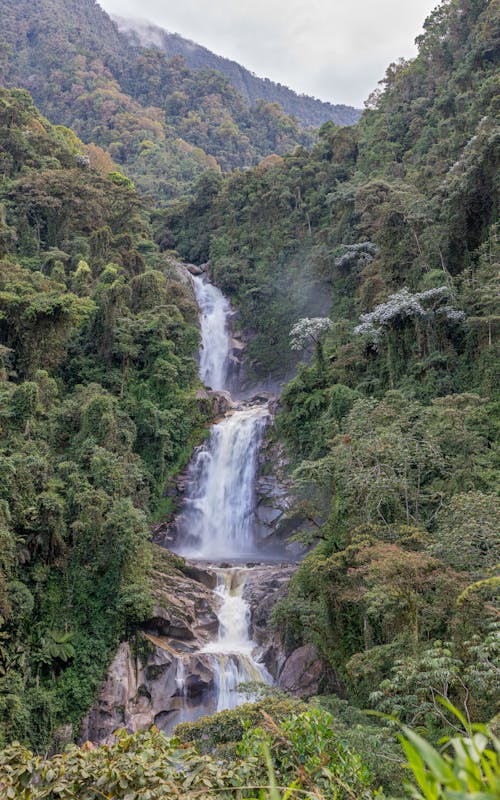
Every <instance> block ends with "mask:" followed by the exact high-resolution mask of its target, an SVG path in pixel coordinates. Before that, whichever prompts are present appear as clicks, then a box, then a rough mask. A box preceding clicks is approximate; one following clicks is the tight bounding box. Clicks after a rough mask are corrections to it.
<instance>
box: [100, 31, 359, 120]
mask: <svg viewBox="0 0 500 800" xmlns="http://www.w3.org/2000/svg"><path fill="white" fill-rule="evenodd" d="M113 18H114V19H115V21H116V24H117V25H118V28H119V30H121V31H123V32H124V33H126V34H127V36H128V38H129V40H130V42H131V44H135V45H136V46H142V47H158V48H160V49H161V50H164V51H165V53H166V54H167V56H168V57H169V58H172V57H173V56H176V55H178V56H182V57H183V58H184V59H185V61H186V64H187V65H188V67H190V68H191V69H200V68H203V67H205V68H208V69H215V70H217V72H221V73H222V74H223V75H225V76H226V78H228V80H229V81H230V82H231V84H232V85H233V86H234V88H235V89H236V91H237V92H238V94H240V95H241V96H242V97H243V98H245V100H246V101H247V102H248V103H250V105H253V104H254V103H257V102H258V101H259V100H265V102H266V103H279V104H280V106H281V107H282V108H283V110H284V111H285V113H287V114H291V115H292V116H293V117H296V119H298V120H299V122H301V123H302V125H304V126H306V127H311V126H312V127H315V128H316V127H319V126H320V125H322V124H323V123H324V122H328V121H330V120H331V121H332V122H335V124H336V125H354V124H355V123H356V122H357V121H358V119H359V117H360V113H361V112H360V111H359V110H358V109H356V108H353V107H352V106H346V105H338V104H332V103H325V102H323V101H321V100H317V99H315V98H314V97H309V96H308V95H304V94H300V95H299V94H297V93H296V92H294V91H292V90H291V89H289V88H288V87H287V86H283V85H282V84H280V83H274V81H270V80H269V79H268V78H259V77H258V76H257V75H254V74H253V73H252V72H250V70H248V69H245V67H242V66H241V64H238V63H237V62H236V61H231V60H230V59H229V58H224V57H223V56H218V55H216V54H215V53H212V51H211V50H208V49H207V48H206V47H202V46H201V45H199V44H196V43H195V42H191V41H190V40H189V39H185V38H184V37H183V36H180V35H179V34H178V33H169V31H166V30H165V29H164V28H160V27H158V26H157V25H153V24H151V23H148V22H143V21H141V20H135V19H125V18H123V17H113Z"/></svg>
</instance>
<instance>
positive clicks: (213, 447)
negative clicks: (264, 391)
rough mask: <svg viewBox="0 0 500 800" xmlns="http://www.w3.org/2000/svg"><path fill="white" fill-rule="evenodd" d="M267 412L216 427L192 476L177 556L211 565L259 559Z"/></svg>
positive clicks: (255, 409)
mask: <svg viewBox="0 0 500 800" xmlns="http://www.w3.org/2000/svg"><path fill="white" fill-rule="evenodd" d="M268 416H269V412H268V410H267V408H266V407H265V406H249V407H248V408H245V407H243V408H241V409H237V410H235V411H234V413H233V414H232V416H230V417H227V418H226V419H224V420H223V421H222V422H220V423H219V424H218V425H214V426H213V428H212V430H211V433H210V437H209V439H208V443H207V444H206V446H203V447H201V448H200V449H199V450H198V452H197V454H196V456H195V458H194V459H193V461H192V463H191V467H190V469H189V471H188V480H187V492H186V500H185V504H184V512H183V515H182V518H181V519H180V520H179V523H178V534H177V541H178V542H179V545H177V547H176V551H177V552H178V553H179V554H180V555H183V556H187V557H189V558H198V559H205V560H211V561H218V560H221V559H228V558H229V559H243V558H252V557H255V543H254V540H253V528H254V525H253V515H254V508H255V502H254V500H255V498H254V480H255V472H256V469H257V457H258V453H259V450H260V446H261V442H262V434H263V430H264V427H265V425H266V421H267V418H268Z"/></svg>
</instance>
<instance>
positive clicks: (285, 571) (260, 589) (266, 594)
mask: <svg viewBox="0 0 500 800" xmlns="http://www.w3.org/2000/svg"><path fill="white" fill-rule="evenodd" d="M296 569H297V564H266V565H265V566H261V567H258V568H256V569H252V571H251V572H249V573H248V575H247V579H246V584H245V588H244V590H243V597H244V598H245V600H246V601H247V602H248V604H249V606H250V615H251V616H250V630H251V635H252V639H253V640H254V641H255V642H256V643H257V644H258V645H259V646H260V647H261V659H262V661H263V662H264V664H265V665H266V667H267V669H268V670H269V672H270V673H271V675H272V676H273V677H274V678H275V679H276V678H277V677H278V675H279V674H280V671H281V669H282V667H283V664H284V663H285V661H286V653H285V651H284V649H283V645H282V642H281V641H280V638H279V636H277V635H276V634H274V633H272V631H271V629H270V627H269V620H270V617H271V612H272V610H273V608H274V606H275V605H276V603H277V602H278V600H280V599H281V598H282V597H284V596H285V594H286V591H287V586H288V583H289V581H290V579H291V577H292V575H293V574H294V572H295V570H296Z"/></svg>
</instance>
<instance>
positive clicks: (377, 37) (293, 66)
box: [101, 0, 437, 106]
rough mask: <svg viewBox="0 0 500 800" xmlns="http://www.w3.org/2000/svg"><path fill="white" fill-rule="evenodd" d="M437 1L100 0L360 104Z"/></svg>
mask: <svg viewBox="0 0 500 800" xmlns="http://www.w3.org/2000/svg"><path fill="white" fill-rule="evenodd" d="M436 4H437V0H411V2H409V0H406V1H405V0H348V2H346V0H238V2H234V0H211V2H207V0H183V2H182V3H179V2H173V0H141V3H140V5H139V4H138V3H137V2H136V0H102V1H101V5H102V6H103V8H105V9H106V11H108V12H110V13H113V14H119V15H121V16H126V17H135V18H137V17H141V18H142V19H147V20H149V21H151V22H154V23H156V24H157V25H160V26H162V27H164V28H166V29H167V30H169V31H171V32H173V33H180V34H181V35H182V36H185V37H187V38H188V39H192V40H193V41H195V42H197V43H198V44H202V45H205V47H208V48H209V49H210V50H213V51H214V52H216V53H218V54H219V55H223V56H226V57H227V58H232V59H234V60H235V61H238V62H239V63H240V64H243V65H244V66H245V67H248V69H251V70H252V71H253V72H255V73H257V74H258V75H260V76H262V77H267V78H271V79H272V80H275V81H278V82H279V83H284V84H286V85H287V86H290V87H291V88H292V89H295V90H296V91H298V92H305V93H307V94H312V95H314V96H316V97H320V98H321V99H322V100H330V101H331V102H336V103H349V104H351V105H357V106H360V105H362V103H363V100H364V99H366V97H367V96H368V94H369V93H370V92H371V90H372V89H373V88H375V86H376V85H377V82H378V81H379V80H380V79H381V78H382V77H383V75H384V73H385V69H386V67H387V66H388V64H389V63H390V62H391V61H395V60H397V59H398V58H399V57H405V58H408V57H411V56H413V55H414V54H415V47H414V44H413V42H414V39H415V37H416V36H417V35H418V34H419V33H420V31H421V28H422V23H423V21H424V19H425V17H426V16H427V15H428V14H429V13H430V11H431V10H432V8H433V7H434V6H435V5H436Z"/></svg>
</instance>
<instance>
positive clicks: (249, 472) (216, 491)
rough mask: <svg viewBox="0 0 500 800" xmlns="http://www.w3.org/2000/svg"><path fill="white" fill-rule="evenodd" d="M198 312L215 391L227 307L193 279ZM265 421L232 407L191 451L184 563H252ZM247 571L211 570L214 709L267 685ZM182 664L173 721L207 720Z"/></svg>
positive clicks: (206, 375)
mask: <svg viewBox="0 0 500 800" xmlns="http://www.w3.org/2000/svg"><path fill="white" fill-rule="evenodd" d="M193 285H194V290H195V293H196V299H197V301H198V304H199V306H200V312H201V338H202V347H201V351H200V377H201V379H202V380H203V382H204V383H205V384H206V385H207V386H210V387H211V388H212V389H215V390H222V389H225V387H226V381H227V375H228V365H229V350H230V341H231V340H230V334H229V324H228V321H229V316H230V314H231V307H230V305H229V303H228V302H227V300H226V299H225V298H224V296H223V294H222V292H220V290H219V289H217V288H216V287H215V286H212V284H210V283H209V282H208V281H207V280H206V278H205V277H204V276H202V277H193ZM268 416H269V411H268V409H267V406H265V405H235V406H234V407H233V410H232V412H231V414H230V415H229V416H227V417H226V418H225V419H223V420H222V421H221V422H219V423H218V424H216V425H214V426H213V427H212V429H211V433H210V437H209V439H208V442H207V443H206V444H205V445H203V446H202V447H200V448H198V450H197V452H196V454H195V457H194V458H193V460H192V462H191V465H190V467H189V470H188V479H187V483H186V492H185V499H184V508H183V513H182V515H181V516H180V518H178V520H177V524H176V529H177V537H176V544H175V548H174V549H175V551H176V552H177V553H178V554H179V555H182V556H185V557H187V558H191V559H200V560H206V561H210V562H212V563H214V562H217V561H219V562H220V561H227V560H228V559H230V560H232V561H242V560H245V559H248V558H251V559H255V556H256V548H255V541H254V536H253V529H254V524H253V522H254V510H255V497H254V483H255V475H256V471H257V459H258V453H259V450H260V446H261V443H262V435H263V431H264V428H265V425H266V422H267V418H268ZM247 572H248V569H241V568H235V567H232V568H225V569H222V568H218V569H217V579H218V582H217V587H216V589H215V594H216V595H217V596H218V598H219V602H220V607H219V611H218V620H219V632H218V636H217V638H216V639H214V640H213V641H212V642H210V643H209V644H207V645H206V646H205V647H204V648H203V649H202V650H200V651H198V655H199V657H200V658H201V659H203V660H204V659H206V660H207V662H208V664H209V665H210V668H211V671H212V673H213V675H214V690H215V697H212V701H211V702H212V703H213V710H217V711H221V710H223V709H229V708H235V707H236V706H238V705H239V704H241V703H242V702H244V701H245V700H248V695H247V694H246V693H243V692H241V691H240V690H239V687H240V685H241V684H242V683H249V682H259V683H272V678H271V676H270V675H269V673H268V672H267V670H266V669H265V667H264V665H263V664H260V663H259V662H258V661H257V660H256V659H255V658H254V653H255V649H256V645H255V642H253V641H252V639H251V636H250V632H249V629H250V609H249V606H248V604H247V602H246V601H245V599H244V597H243V589H244V585H245V575H246V573H247ZM185 682H186V675H185V668H184V661H183V659H182V657H181V656H180V655H179V657H178V664H177V680H176V683H177V696H176V698H175V699H176V703H175V708H176V709H177V713H176V717H175V722H176V723H178V722H182V721H185V720H187V719H194V718H196V716H199V714H201V713H207V711H208V708H209V707H210V701H209V699H208V698H207V702H206V703H202V704H200V706H199V708H200V711H199V713H197V712H196V710H193V708H192V707H191V706H190V705H189V702H187V700H186V691H185Z"/></svg>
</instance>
